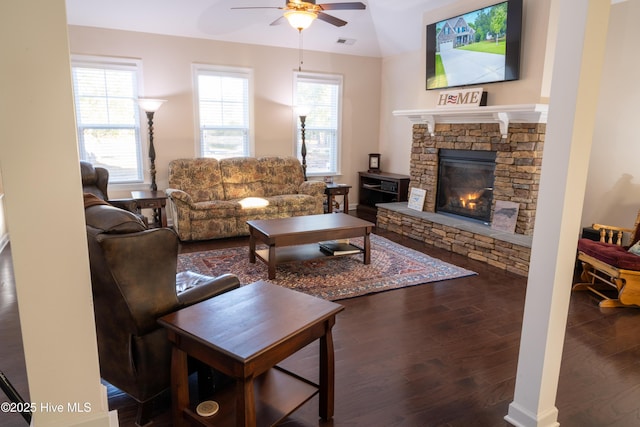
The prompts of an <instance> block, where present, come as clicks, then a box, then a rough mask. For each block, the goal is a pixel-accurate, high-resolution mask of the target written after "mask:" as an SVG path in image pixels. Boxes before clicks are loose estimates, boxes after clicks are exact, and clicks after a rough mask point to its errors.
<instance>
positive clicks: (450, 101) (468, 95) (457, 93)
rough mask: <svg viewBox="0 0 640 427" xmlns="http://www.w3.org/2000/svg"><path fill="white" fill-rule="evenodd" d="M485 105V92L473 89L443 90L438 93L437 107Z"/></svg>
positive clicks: (480, 89)
mask: <svg viewBox="0 0 640 427" xmlns="http://www.w3.org/2000/svg"><path fill="white" fill-rule="evenodd" d="M485 105H487V92H484V91H483V90H482V88H481V87H478V88H474V89H458V90H443V91H441V92H440V93H439V94H438V104H437V107H441V108H451V107H480V106H485Z"/></svg>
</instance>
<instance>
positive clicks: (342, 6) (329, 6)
mask: <svg viewBox="0 0 640 427" xmlns="http://www.w3.org/2000/svg"><path fill="white" fill-rule="evenodd" d="M318 6H320V7H321V8H322V10H362V9H366V8H367V5H366V4H364V3H361V2H348V3H325V4H319V5H318Z"/></svg>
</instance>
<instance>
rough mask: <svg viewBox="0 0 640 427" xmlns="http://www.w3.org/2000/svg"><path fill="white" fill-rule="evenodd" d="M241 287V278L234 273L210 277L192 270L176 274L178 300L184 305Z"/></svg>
mask: <svg viewBox="0 0 640 427" xmlns="http://www.w3.org/2000/svg"><path fill="white" fill-rule="evenodd" d="M238 287H240V280H238V277H237V276H236V275H234V274H223V275H221V276H218V277H209V276H204V275H202V274H197V273H194V272H191V271H187V272H182V273H178V275H177V276H176V290H178V288H182V289H185V290H184V291H182V292H178V301H179V302H180V305H181V306H183V307H186V306H189V305H192V304H195V303H198V302H200V301H204V300H206V299H209V298H211V297H214V296H216V295H218V294H222V293H224V292H227V291H230V290H232V289H236V288H238Z"/></svg>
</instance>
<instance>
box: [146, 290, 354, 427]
mask: <svg viewBox="0 0 640 427" xmlns="http://www.w3.org/2000/svg"><path fill="white" fill-rule="evenodd" d="M343 309H344V307H343V306H341V305H339V304H336V303H333V302H330V301H326V300H323V299H320V298H316V297H312V296H310V295H306V294H303V293H301V292H297V291H293V290H290V289H287V288H283V287H281V286H278V285H273V284H270V283H266V282H262V281H260V282H255V283H252V284H250V285H246V286H243V287H240V288H238V289H234V290H233V291H230V292H227V293H224V294H222V295H218V296H216V297H214V298H211V299H208V300H206V301H203V302H200V303H198V304H195V305H192V306H190V307H187V308H184V309H182V310H178V311H176V312H174V313H172V314H169V315H166V316H164V317H162V318H161V319H160V320H159V322H160V324H161V325H162V326H164V327H165V328H167V332H168V336H169V340H170V341H171V342H172V343H173V350H172V361H171V392H172V399H173V425H174V426H176V427H179V426H187V425H190V423H191V422H195V423H197V424H199V425H215V426H251V427H253V426H272V425H275V424H277V423H278V422H279V421H281V420H282V419H284V418H286V416H287V415H288V414H290V413H291V412H293V411H295V410H296V409H297V408H299V407H300V406H301V405H302V404H303V403H304V402H306V401H308V400H309V399H311V397H313V396H315V395H316V394H318V393H319V394H320V402H319V408H318V409H319V415H320V417H321V418H323V419H325V420H328V419H330V418H332V417H333V412H334V376H335V361H334V352H333V339H332V335H331V328H332V327H333V325H334V324H335V316H336V314H338V313H339V312H340V311H342V310H343ZM317 339H320V367H319V369H320V377H319V378H320V381H319V384H315V383H312V382H311V381H308V380H306V379H304V378H302V377H300V376H298V375H296V374H293V373H291V372H288V371H286V370H285V369H283V368H280V367H278V366H276V364H277V363H279V362H281V361H282V360H284V359H286V358H287V357H289V356H290V355H292V354H293V353H295V352H297V351H298V350H300V349H302V348H303V347H305V346H307V345H308V344H310V343H312V342H313V341H315V340H317ZM187 355H189V356H192V357H195V358H196V359H198V360H200V361H202V362H204V363H205V364H207V365H209V366H211V367H213V368H215V369H217V370H219V371H220V372H222V373H224V374H226V375H228V376H231V377H233V378H235V379H236V385H235V388H234V387H230V388H229V389H227V390H220V391H216V393H215V394H214V395H213V396H212V399H214V400H215V401H217V402H218V404H219V405H220V410H219V412H218V413H217V414H216V415H213V416H211V417H206V418H205V417H201V416H199V415H198V414H197V413H196V411H195V406H196V404H194V403H192V402H190V399H189V372H188V368H187Z"/></svg>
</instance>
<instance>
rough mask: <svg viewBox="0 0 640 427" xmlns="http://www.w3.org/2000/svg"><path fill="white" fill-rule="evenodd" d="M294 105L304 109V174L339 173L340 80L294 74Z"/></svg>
mask: <svg viewBox="0 0 640 427" xmlns="http://www.w3.org/2000/svg"><path fill="white" fill-rule="evenodd" d="M294 88H295V94H294V99H295V104H296V106H297V107H298V108H303V109H305V110H307V111H308V112H307V116H306V120H305V145H306V148H307V157H306V162H307V175H337V174H339V173H340V122H341V120H340V117H341V105H342V77H341V76H335V75H324V74H309V73H298V72H296V73H295V85H294ZM296 123H297V138H296V155H297V156H298V158H299V159H300V160H302V155H301V154H300V152H301V148H302V132H301V123H300V120H299V119H298V120H296Z"/></svg>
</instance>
